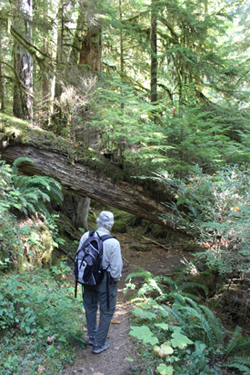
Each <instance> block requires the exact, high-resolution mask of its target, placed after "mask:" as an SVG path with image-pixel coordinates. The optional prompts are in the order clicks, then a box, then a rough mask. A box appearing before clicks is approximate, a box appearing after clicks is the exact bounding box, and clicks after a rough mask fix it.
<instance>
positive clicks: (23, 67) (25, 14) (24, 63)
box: [13, 0, 33, 120]
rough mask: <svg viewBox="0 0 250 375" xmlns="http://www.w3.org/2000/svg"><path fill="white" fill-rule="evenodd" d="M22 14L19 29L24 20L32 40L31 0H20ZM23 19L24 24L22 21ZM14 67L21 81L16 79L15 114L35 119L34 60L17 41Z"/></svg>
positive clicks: (27, 35)
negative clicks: (33, 97) (33, 91)
mask: <svg viewBox="0 0 250 375" xmlns="http://www.w3.org/2000/svg"><path fill="white" fill-rule="evenodd" d="M19 6H20V9H19V11H20V14H19V15H18V25H17V29H18V30H21V28H22V27H23V21H24V26H25V32H22V33H23V35H25V37H26V39H27V40H28V41H30V42H31V37H32V30H31V24H30V23H31V21H32V3H31V1H29V0H21V1H20V4H19ZM21 20H22V24H21V23H20V22H21ZM14 68H15V70H16V73H17V75H18V77H19V78H20V82H17V81H16V80H15V85H14V93H13V114H14V116H16V117H19V118H22V119H27V120H32V119H33V103H32V88H33V60H32V57H31V55H30V53H28V52H27V51H26V50H25V49H24V47H23V46H21V45H20V44H19V43H18V42H17V41H15V43H14Z"/></svg>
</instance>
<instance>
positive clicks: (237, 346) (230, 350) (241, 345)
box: [225, 326, 250, 356]
mask: <svg viewBox="0 0 250 375" xmlns="http://www.w3.org/2000/svg"><path fill="white" fill-rule="evenodd" d="M241 331H242V328H241V327H239V326H237V327H236V328H235V330H234V333H233V336H232V337H231V339H230V341H229V342H228V344H227V345H226V347H225V354H226V355H227V356H229V355H233V354H235V355H236V354H237V355H239V354H240V353H242V354H250V337H243V336H242V335H241Z"/></svg>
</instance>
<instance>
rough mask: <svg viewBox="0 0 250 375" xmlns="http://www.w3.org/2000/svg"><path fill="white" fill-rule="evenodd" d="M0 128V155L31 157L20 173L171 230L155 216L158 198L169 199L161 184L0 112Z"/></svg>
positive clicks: (161, 210)
mask: <svg viewBox="0 0 250 375" xmlns="http://www.w3.org/2000/svg"><path fill="white" fill-rule="evenodd" d="M0 132H1V133H2V134H3V135H4V140H5V141H4V142H3V143H2V145H1V149H0V153H1V157H2V159H4V160H6V161H7V162H8V163H12V162H13V161H14V160H15V159H17V158H19V157H29V158H31V159H32V160H33V163H28V162H23V163H21V164H20V170H21V171H22V172H23V173H24V174H27V175H34V174H37V175H46V176H50V177H53V178H55V179H56V180H57V181H59V182H60V183H61V185H62V186H63V187H64V189H66V190H68V191H72V192H75V193H77V194H79V195H81V196H84V197H86V196H87V197H89V198H92V199H94V200H96V201H99V202H102V203H104V204H107V205H108V206H111V207H115V208H118V209H120V210H123V211H126V212H129V213H131V214H134V215H136V216H137V217H140V218H143V219H146V220H149V221H151V222H154V223H158V224H159V225H161V226H167V227H170V228H172V229H173V227H174V225H173V224H172V223H167V222H163V221H162V220H161V219H160V218H159V216H160V215H161V214H164V213H166V210H167V208H166V206H165V205H164V204H163V203H162V202H163V201H165V202H166V201H169V200H170V199H171V196H170V193H169V192H168V191H167V189H166V185H162V186H161V185H160V184H158V183H157V182H154V181H153V182H152V180H151V181H150V182H148V181H145V180H141V179H134V178H131V175H133V174H134V171H132V170H131V169H126V168H124V169H121V168H120V167H119V166H117V165H115V164H112V163H111V162H110V161H109V160H107V159H106V158H105V157H104V156H103V155H100V154H99V153H97V152H94V151H91V150H86V149H83V147H81V145H75V144H74V143H73V142H70V141H69V140H67V139H65V138H62V137H56V136H55V135H54V134H53V133H51V132H48V131H45V130H43V129H40V128H38V127H35V126H33V125H32V124H30V123H27V122H25V121H22V120H19V119H16V118H13V117H10V116H6V115H2V114H0ZM8 137H9V138H8ZM137 172H138V170H137ZM144 172H145V174H146V171H144Z"/></svg>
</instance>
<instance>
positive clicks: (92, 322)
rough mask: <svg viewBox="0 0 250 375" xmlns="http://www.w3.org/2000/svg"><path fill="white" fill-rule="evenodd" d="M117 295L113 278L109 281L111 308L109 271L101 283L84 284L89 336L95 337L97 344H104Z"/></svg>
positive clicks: (84, 303)
mask: <svg viewBox="0 0 250 375" xmlns="http://www.w3.org/2000/svg"><path fill="white" fill-rule="evenodd" d="M116 297H117V283H116V282H114V281H113V280H112V279H111V281H110V282H109V308H108V304H107V273H105V276H104V279H103V281H102V282H101V284H99V285H97V286H86V285H85V286H84V294H83V306H84V309H85V313H86V321H87V328H88V335H89V337H95V345H100V346H102V345H104V343H105V341H106V338H107V335H108V330H109V326H110V322H111V319H112V317H113V315H114V312H115V306H116ZM98 305H99V307H100V319H99V325H98V326H97V309H98Z"/></svg>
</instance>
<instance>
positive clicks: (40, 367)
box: [37, 365, 45, 374]
mask: <svg viewBox="0 0 250 375" xmlns="http://www.w3.org/2000/svg"><path fill="white" fill-rule="evenodd" d="M37 371H38V372H39V374H41V373H42V372H44V371H45V367H44V366H42V365H39V366H38V369H37Z"/></svg>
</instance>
